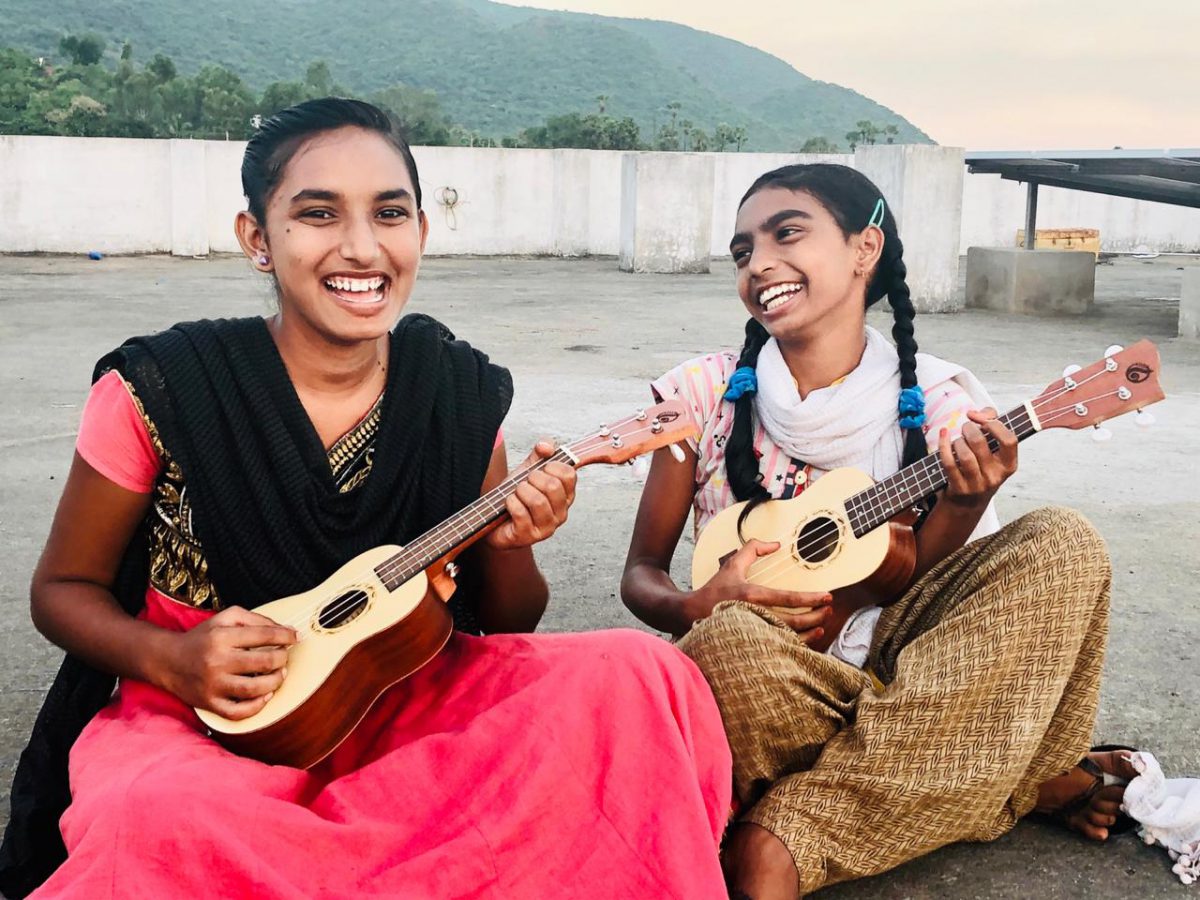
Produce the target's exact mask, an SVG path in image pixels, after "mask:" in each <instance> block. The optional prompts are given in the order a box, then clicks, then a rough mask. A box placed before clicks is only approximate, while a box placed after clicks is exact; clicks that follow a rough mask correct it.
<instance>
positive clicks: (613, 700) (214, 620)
mask: <svg viewBox="0 0 1200 900" xmlns="http://www.w3.org/2000/svg"><path fill="white" fill-rule="evenodd" d="M242 184H243V188H244V190H245V194H246V199H247V208H246V209H245V210H244V211H242V212H241V213H239V214H238V216H237V219H236V225H235V227H236V232H237V235H238V238H239V240H240V242H241V245H242V247H243V249H244V251H245V253H246V255H247V257H249V259H250V260H251V261H252V265H253V267H254V269H255V270H256V271H257V273H258V277H260V278H263V279H269V280H270V281H271V282H272V283H273V284H274V286H275V289H276V296H277V301H278V303H277V308H276V311H275V314H274V315H272V316H270V317H268V318H263V317H262V316H260V315H251V316H249V317H245V318H237V319H221V320H217V321H204V322H193V323H181V324H179V325H176V326H173V327H172V328H169V329H167V330H166V331H163V332H160V333H157V334H153V335H147V336H144V337H138V338H134V339H132V340H130V341H127V342H126V343H125V344H123V345H122V346H121V347H120V348H119V349H118V350H117V351H115V352H113V353H111V354H108V355H106V356H105V357H104V358H103V359H101V361H100V362H99V364H98V365H97V366H96V370H95V376H94V378H95V383H94V386H93V388H92V390H91V393H90V395H89V399H88V401H87V404H86V406H85V409H84V412H83V416H82V422H81V426H80V432H79V437H78V440H77V442H76V447H77V453H76V454H75V456H74V459H73V462H72V465H71V469H70V474H69V476H68V478H67V483H66V487H65V489H64V492H63V495H62V499H61V501H60V503H59V507H58V512H57V514H56V516H55V519H54V524H53V527H52V530H51V533H50V537H49V539H48V541H47V544H46V549H45V551H44V553H43V555H42V558H41V561H40V563H39V565H38V568H37V570H36V571H35V573H34V575H33V582H32V588H31V609H32V613H33V617H34V621H35V623H36V625H37V626H38V628H39V629H40V630H41V631H42V632H43V633H44V634H45V635H46V636H47V637H48V638H49V639H50V640H52V641H54V642H55V643H57V644H59V645H60V646H62V647H63V648H64V649H65V650H67V651H68V655H67V657H66V658H65V660H64V662H63V664H62V667H61V668H60V670H59V674H58V676H57V677H56V678H55V681H54V684H53V686H52V687H51V689H50V692H49V694H48V696H47V699H46V702H45V705H44V706H43V709H42V712H41V714H40V715H39V716H38V720H37V723H36V724H35V726H34V731H33V735H32V736H31V738H30V742H29V746H28V748H27V749H26V751H25V752H24V753H23V754H22V756H21V761H20V764H19V765H18V768H17V773H16V777H15V779H14V782H13V788H12V790H11V792H10V795H11V798H12V814H11V815H10V816H9V819H8V826H7V829H6V833H5V839H4V841H3V843H2V844H0V893H2V894H3V895H4V896H6V897H23V896H25V895H27V894H29V893H31V892H35V891H36V896H38V897H41V898H47V897H55V898H58V897H81V898H86V900H100V898H125V897H175V896H203V897H210V896H211V897H257V898H278V897H335V898H340V897H351V896H354V897H359V896H372V897H408V898H417V897H420V898H441V897H460V898H466V897H478V898H484V897H491V898H495V897H517V898H521V897H663V896H668V895H669V896H675V897H687V898H689V900H692V898H700V900H706V898H717V897H722V896H724V893H725V891H724V885H723V882H722V877H721V869H720V866H719V864H718V859H717V846H718V843H719V840H720V836H721V833H722V830H723V828H724V823H725V817H726V815H727V813H728V810H729V790H730V781H729V748H728V746H727V744H726V742H725V736H724V734H723V732H722V727H721V718H720V713H719V711H718V709H717V707H716V704H715V703H714V701H713V696H712V693H711V691H710V690H709V688H708V685H707V684H706V683H705V681H704V678H703V677H702V676H701V674H700V673H699V671H697V668H696V666H695V665H693V664H692V662H691V661H690V660H688V659H687V657H685V656H684V655H683V654H682V653H680V652H679V651H678V650H676V648H674V647H670V646H668V645H666V644H665V643H664V642H662V641H660V640H657V639H656V638H654V637H653V636H652V635H647V634H644V633H640V632H636V631H633V630H628V629H626V630H615V631H609V632H596V633H590V634H577V635H537V634H529V633H528V632H532V631H533V630H534V628H535V627H536V625H537V623H538V620H539V619H540V618H541V616H542V613H543V612H544V610H545V608H546V604H547V600H548V590H549V589H548V587H547V584H546V581H545V579H544V578H543V576H542V574H541V572H540V571H539V569H538V566H537V564H536V561H535V560H534V557H533V553H532V550H531V547H532V545H533V544H535V543H538V542H541V541H543V540H545V539H546V538H548V537H550V536H551V535H552V534H553V533H554V532H555V531H556V530H557V528H558V527H559V526H560V525H561V524H562V523H563V522H564V521H565V519H566V516H567V511H568V507H569V506H570V504H571V502H572V500H573V497H574V489H575V475H574V469H573V468H571V467H570V466H566V465H562V464H553V465H545V466H542V467H541V468H540V471H538V472H535V473H534V474H533V475H530V476H529V477H527V478H526V479H525V480H523V481H522V483H521V486H520V487H519V488H518V489H517V490H516V491H515V492H513V493H510V494H509V495H508V498H507V500H506V508H507V512H508V516H507V518H506V519H504V521H503V522H502V523H500V524H499V525H498V527H497V528H496V529H495V530H493V531H492V532H490V533H489V534H488V535H487V536H484V537H483V538H482V539H481V540H480V541H478V542H477V543H476V544H475V545H474V546H473V547H472V548H470V549H469V550H468V551H467V552H466V553H464V554H463V556H462V557H460V558H459V561H460V563H461V566H462V569H461V572H460V574H459V577H458V590H457V591H456V592H455V594H454V596H453V597H452V598H451V601H450V613H451V615H452V617H453V619H454V625H455V631H454V634H453V635H452V636H451V637H450V638H449V640H448V642H447V643H446V645H445V647H444V648H443V650H442V651H441V652H440V653H439V654H438V655H437V656H436V657H435V658H434V659H432V660H430V661H429V663H428V664H427V665H426V666H425V667H424V668H422V669H420V670H419V671H417V672H415V673H413V674H412V675H411V676H410V677H409V678H407V679H405V680H404V681H402V682H400V683H398V684H395V685H393V686H392V687H391V688H389V689H388V690H387V691H385V692H384V693H383V694H382V695H381V696H380V697H379V698H378V699H377V701H376V703H375V705H374V706H373V707H372V708H371V709H370V711H369V712H368V713H367V714H366V715H365V716H364V718H363V719H362V720H361V722H359V723H358V725H357V726H356V727H355V729H354V731H353V732H352V733H351V734H350V735H349V736H348V737H347V738H346V740H345V741H344V742H343V743H341V744H340V745H339V746H338V747H337V748H336V749H335V750H334V751H332V752H331V753H330V754H329V755H328V756H327V757H326V758H325V759H323V760H321V761H320V762H318V763H316V764H314V765H313V766H311V767H310V768H307V769H299V768H294V767H291V766H283V765H268V764H267V763H264V762H260V761H258V760H255V759H249V758H244V757H240V756H237V755H235V754H233V753H231V752H229V751H227V750H225V749H223V748H222V747H221V746H220V745H219V744H218V743H216V742H215V741H214V740H213V739H212V738H211V737H210V736H208V735H207V734H206V733H205V730H204V728H203V727H202V725H201V722H200V720H199V719H198V718H197V716H196V714H195V712H194V711H193V707H201V708H204V709H207V710H211V711H213V712H217V713H220V714H221V715H223V716H225V717H227V718H231V719H244V718H246V717H247V716H250V715H253V714H254V713H256V712H257V711H258V710H260V709H262V708H263V707H264V706H265V705H266V704H267V703H268V702H270V700H271V698H272V696H273V694H274V692H275V690H276V689H277V688H278V687H279V686H280V685H281V684H283V683H284V680H285V679H286V678H288V677H289V676H288V674H287V666H288V663H289V656H288V652H287V648H290V647H291V646H293V645H295V644H296V642H297V641H299V640H301V639H302V637H303V632H304V631H305V630H307V627H308V624H307V623H302V622H275V621H272V620H271V619H270V618H268V617H267V616H266V615H264V614H263V613H262V612H258V611H255V610H256V608H257V607H260V606H261V604H263V603H265V602H267V601H269V600H272V599H275V598H276V597H282V596H289V595H291V594H295V593H299V592H300V591H302V590H307V589H308V588H311V587H313V586H315V585H317V584H320V583H321V582H322V581H323V580H324V579H326V578H327V577H328V576H329V575H331V574H333V573H334V572H335V571H337V570H338V569H339V568H341V567H342V566H343V565H345V564H346V563H348V562H349V561H350V560H351V559H353V558H355V557H356V556H357V555H358V554H360V553H362V552H365V551H367V550H369V549H371V548H372V547H377V546H379V545H382V544H406V545H411V544H412V542H413V541H414V540H417V539H418V538H419V536H420V535H422V534H426V533H427V532H428V530H429V529H431V528H433V527H435V526H436V525H437V524H438V523H439V522H443V521H445V520H446V519H447V518H448V517H449V516H451V515H452V514H453V513H455V512H456V511H458V510H460V509H462V508H463V507H465V506H466V505H467V504H468V503H470V502H472V501H474V500H475V499H476V498H478V497H480V496H481V495H482V494H484V493H486V492H488V491H490V490H492V489H493V488H495V487H496V486H497V485H499V484H501V483H502V482H503V481H504V480H505V475H506V472H507V471H508V461H507V456H506V451H505V447H504V441H503V439H502V436H501V435H500V434H499V432H500V426H501V422H502V421H503V419H504V417H505V415H506V413H507V411H508V409H509V404H510V401H511V399H512V379H511V377H510V375H509V373H508V371H507V370H505V369H504V368H502V367H500V366H498V365H496V364H495V363H493V362H491V361H490V360H489V359H488V357H487V356H486V355H485V354H483V353H482V352H480V351H479V350H477V349H475V348H473V347H471V346H470V345H469V344H467V343H465V342H463V341H461V340H457V339H455V338H454V336H453V335H452V334H451V333H450V331H449V330H448V329H447V328H446V327H445V326H443V325H441V324H440V323H439V322H437V321H436V320H434V319H432V318H430V317H429V316H426V315H411V314H410V315H402V314H403V313H404V311H405V308H406V306H407V304H408V301H409V298H410V296H411V295H412V292H413V290H414V287H415V285H416V280H417V273H418V270H419V268H420V263H421V256H422V252H423V250H424V246H425V239H426V236H427V234H428V231H429V220H428V218H427V217H426V215H425V213H424V212H423V211H422V209H421V181H420V178H419V176H418V172H417V166H416V162H415V161H414V159H413V155H412V153H411V151H410V149H409V147H408V144H407V142H406V141H405V140H404V137H403V134H402V132H401V129H400V126H399V123H397V122H396V121H395V119H393V118H392V117H391V116H390V115H389V114H387V113H386V112H385V111H384V110H381V109H379V108H377V107H375V106H372V105H371V104H368V103H363V102H361V101H357V100H348V99H342V98H335V97H328V98H322V99H317V100H310V101H306V102H304V103H301V104H299V105H297V106H293V107H290V108H288V109H285V110H283V111H281V112H280V113H278V114H276V115H275V116H272V117H271V118H269V119H267V120H266V121H265V122H263V123H262V126H261V127H260V128H259V129H258V131H257V132H256V134H255V135H254V137H253V138H252V139H251V140H250V142H249V144H248V145H247V147H246V151H245V155H244V158H243V165H242ZM255 312H257V310H256V311H255ZM539 446H541V450H538V451H536V455H531V457H530V459H529V460H528V462H529V463H532V462H533V461H534V460H535V459H538V458H545V457H547V456H549V455H550V454H551V452H552V451H551V448H549V447H548V445H539ZM379 600H380V602H386V601H387V598H386V597H382V596H381V597H379ZM318 624H320V623H318ZM293 626H300V627H299V629H297V628H296V627H293ZM292 677H295V675H293V676H292ZM114 685H116V692H115V694H114ZM664 885H666V886H669V887H670V891H669V892H668V891H665V890H664Z"/></svg>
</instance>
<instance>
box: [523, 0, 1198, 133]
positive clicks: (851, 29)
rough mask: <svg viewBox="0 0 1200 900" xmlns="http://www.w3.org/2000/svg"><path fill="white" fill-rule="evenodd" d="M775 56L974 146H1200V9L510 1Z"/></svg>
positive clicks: (1022, 3) (1030, 3)
mask: <svg viewBox="0 0 1200 900" xmlns="http://www.w3.org/2000/svg"><path fill="white" fill-rule="evenodd" d="M509 2H512V3H514V4H515V5H519V6H534V7H540V8H544V9H569V10H573V11H576V12H590V13H598V14H600V15H610V16H629V17H637V18H649V19H665V20H668V21H672V22H679V23H681V24H683V25H689V26H691V27H693V28H697V29H700V30H702V31H710V32H713V33H714V34H719V35H723V36H724V37H729V38H733V39H734V40H738V41H741V42H742V43H745V44H749V45H751V46H753V47H758V48H759V49H762V50H765V51H767V52H768V53H771V54H773V55H775V56H778V57H779V58H780V59H783V60H785V61H786V62H788V63H791V65H793V66H794V67H795V68H796V69H798V70H799V71H801V72H803V73H804V74H805V75H808V76H809V77H811V78H816V79H818V80H821V81H831V82H834V83H835V84H840V85H843V86H844V87H849V88H853V89H854V90H856V91H858V92H859V93H861V94H865V95H866V96H868V97H870V98H871V99H873V100H875V101H877V102H879V103H882V104H883V105H884V106H887V107H890V108H891V109H894V110H895V111H896V112H898V113H900V114H901V115H903V116H905V117H906V118H907V119H909V120H910V121H911V122H913V123H914V124H916V125H917V126H918V127H919V128H922V129H924V130H925V132H926V133H927V134H929V135H930V136H931V137H933V139H934V140H936V141H937V142H938V143H940V144H946V145H951V146H960V147H966V148H967V149H969V150H1010V149H1029V150H1033V149H1110V148H1112V147H1113V146H1117V145H1119V146H1122V147H1124V148H1126V149H1133V148H1139V149H1160V148H1165V147H1173V148H1194V147H1200V0H982V2H981V0H958V2H955V0H851V2H838V0H824V2H820V3H815V2H811V0H521V2H517V0H509Z"/></svg>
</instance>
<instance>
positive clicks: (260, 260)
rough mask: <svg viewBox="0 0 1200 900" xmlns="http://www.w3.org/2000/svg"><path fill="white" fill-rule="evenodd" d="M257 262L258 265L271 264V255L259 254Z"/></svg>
mask: <svg viewBox="0 0 1200 900" xmlns="http://www.w3.org/2000/svg"><path fill="white" fill-rule="evenodd" d="M258 264H259V265H260V266H268V265H270V264H271V257H269V256H267V255H266V254H263V255H262V256H260V257H259V258H258Z"/></svg>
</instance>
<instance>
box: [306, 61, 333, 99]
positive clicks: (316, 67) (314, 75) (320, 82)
mask: <svg viewBox="0 0 1200 900" xmlns="http://www.w3.org/2000/svg"><path fill="white" fill-rule="evenodd" d="M304 83H305V85H307V86H308V87H309V88H311V89H312V92H313V97H328V96H330V95H331V94H333V93H335V91H334V87H333V75H332V74H330V72H329V63H327V62H325V60H323V59H322V60H317V61H316V62H314V63H310V64H309V66H308V71H306V72H305V73H304Z"/></svg>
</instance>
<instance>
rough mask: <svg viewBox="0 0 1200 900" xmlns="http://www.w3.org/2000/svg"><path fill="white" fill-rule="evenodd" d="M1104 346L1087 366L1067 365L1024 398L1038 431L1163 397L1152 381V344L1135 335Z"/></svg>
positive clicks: (1082, 424) (1078, 425) (1078, 424)
mask: <svg viewBox="0 0 1200 900" xmlns="http://www.w3.org/2000/svg"><path fill="white" fill-rule="evenodd" d="M1109 351H1110V352H1108V353H1105V355H1104V358H1103V359H1101V360H1099V361H1097V362H1094V363H1092V364H1091V365H1090V366H1085V367H1083V368H1076V367H1075V366H1069V367H1068V368H1067V371H1066V372H1064V374H1063V377H1062V378H1059V379H1058V380H1057V381H1052V382H1050V384H1048V385H1046V389H1045V390H1044V391H1042V393H1041V394H1039V395H1038V396H1037V397H1034V398H1033V399H1032V400H1031V401H1029V404H1028V408H1029V409H1031V410H1032V411H1033V413H1034V415H1035V416H1036V417H1037V418H1036V419H1035V420H1034V425H1035V427H1036V428H1037V429H1038V430H1039V431H1041V430H1043V429H1046V428H1075V429H1082V428H1090V427H1092V426H1098V425H1099V424H1100V423H1101V422H1103V421H1105V420H1106V419H1112V418H1116V417H1117V416H1121V415H1124V414H1125V413H1130V412H1135V411H1136V410H1139V409H1141V408H1142V407H1143V406H1149V405H1150V404H1151V403H1157V402H1158V401H1159V400H1162V399H1163V397H1164V396H1165V395H1164V394H1163V390H1162V387H1161V386H1160V385H1159V383H1158V373H1159V369H1160V367H1161V363H1160V362H1159V358H1158V348H1157V347H1155V346H1154V344H1153V343H1151V342H1150V341H1147V340H1141V341H1138V342H1137V343H1136V344H1133V345H1132V346H1130V347H1127V348H1125V349H1120V348H1117V347H1110V348H1109Z"/></svg>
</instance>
